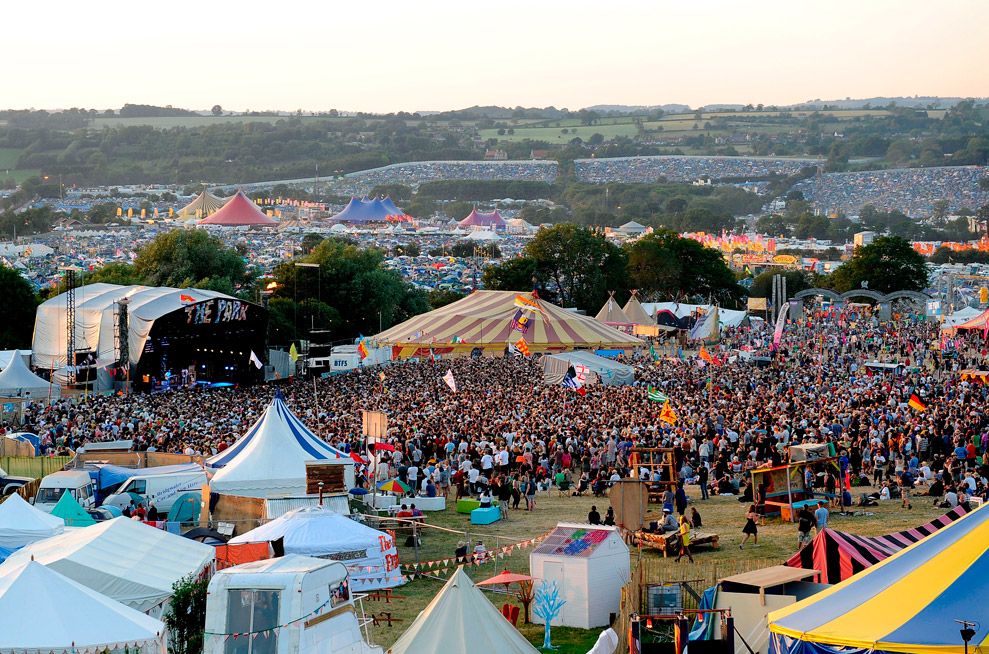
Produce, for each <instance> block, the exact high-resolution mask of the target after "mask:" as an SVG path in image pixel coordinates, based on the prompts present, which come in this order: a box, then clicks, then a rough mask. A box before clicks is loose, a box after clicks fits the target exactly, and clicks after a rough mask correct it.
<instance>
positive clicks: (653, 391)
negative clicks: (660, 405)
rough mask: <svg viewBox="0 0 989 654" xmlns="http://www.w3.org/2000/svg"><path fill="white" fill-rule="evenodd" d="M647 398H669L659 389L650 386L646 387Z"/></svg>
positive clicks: (657, 400)
mask: <svg viewBox="0 0 989 654" xmlns="http://www.w3.org/2000/svg"><path fill="white" fill-rule="evenodd" d="M648 394H649V399H650V400H652V401H653V402H669V401H670V398H669V396H668V395H666V394H665V393H663V392H662V391H660V390H659V389H658V388H653V387H652V386H650V387H649V388H648Z"/></svg>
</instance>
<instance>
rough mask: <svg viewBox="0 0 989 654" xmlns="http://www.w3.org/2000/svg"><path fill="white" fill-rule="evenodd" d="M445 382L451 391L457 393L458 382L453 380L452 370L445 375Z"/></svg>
mask: <svg viewBox="0 0 989 654" xmlns="http://www.w3.org/2000/svg"><path fill="white" fill-rule="evenodd" d="M443 381H445V382H446V385H447V386H449V387H450V390H451V391H453V392H454V393H456V392H457V380H456V379H454V378H453V371H452V370H447V371H446V374H445V375H443Z"/></svg>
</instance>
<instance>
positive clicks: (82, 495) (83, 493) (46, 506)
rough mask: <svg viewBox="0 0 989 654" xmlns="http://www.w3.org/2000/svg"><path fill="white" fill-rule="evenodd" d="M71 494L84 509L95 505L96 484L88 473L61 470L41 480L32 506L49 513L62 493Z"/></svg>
mask: <svg viewBox="0 0 989 654" xmlns="http://www.w3.org/2000/svg"><path fill="white" fill-rule="evenodd" d="M66 492H68V493H71V494H72V497H74V498H75V499H76V501H77V502H79V505H80V506H81V507H82V508H84V509H91V508H93V507H94V506H95V505H96V483H95V482H93V479H92V477H90V476H89V473H88V472H83V471H81V470H62V471H61V472H53V473H52V474H50V475H48V476H47V477H45V478H44V479H42V480H41V486H39V487H38V494H37V495H35V497H34V506H35V508H37V509H41V510H42V511H44V512H45V513H51V512H52V509H54V508H55V505H56V504H58V501H59V499H61V497H62V495H63V494H64V493H66Z"/></svg>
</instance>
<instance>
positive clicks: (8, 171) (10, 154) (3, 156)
mask: <svg viewBox="0 0 989 654" xmlns="http://www.w3.org/2000/svg"><path fill="white" fill-rule="evenodd" d="M20 155H21V150H20V149H18V148H0V182H7V181H11V180H13V182H14V183H15V184H20V183H21V182H23V181H24V180H25V179H27V178H28V177H33V176H35V175H38V174H40V171H38V170H35V169H23V170H19V169H16V168H14V166H16V165H17V158H18V157H19V156H20Z"/></svg>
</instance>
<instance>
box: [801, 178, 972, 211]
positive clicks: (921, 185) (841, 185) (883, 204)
mask: <svg viewBox="0 0 989 654" xmlns="http://www.w3.org/2000/svg"><path fill="white" fill-rule="evenodd" d="M987 176H989V168H986V167H980V166H953V167H941V168H894V169H891V170H866V171H862V172H853V173H824V174H821V175H817V176H815V177H812V178H809V179H805V180H803V181H801V182H798V183H797V184H796V185H794V187H793V189H792V190H794V191H800V192H801V193H803V195H804V198H806V199H807V200H808V201H809V202H812V203H813V204H814V206H815V207H816V208H817V209H818V210H819V211H821V212H822V213H832V212H842V213H845V214H848V215H856V214H858V212H859V211H860V210H861V209H862V207H864V206H865V205H867V204H871V205H873V206H875V207H876V208H877V209H879V210H881V211H893V210H898V211H902V212H903V213H905V214H907V215H908V216H912V217H915V218H927V217H929V216H930V215H931V214H932V213H933V212H934V207H935V203H937V202H938V201H939V200H946V201H947V202H948V211H958V210H959V209H963V208H967V209H971V210H973V211H975V210H977V209H978V208H979V207H981V206H983V205H985V204H986V203H989V190H986V189H983V188H981V187H980V185H979V180H981V179H984V178H986V177H987Z"/></svg>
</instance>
